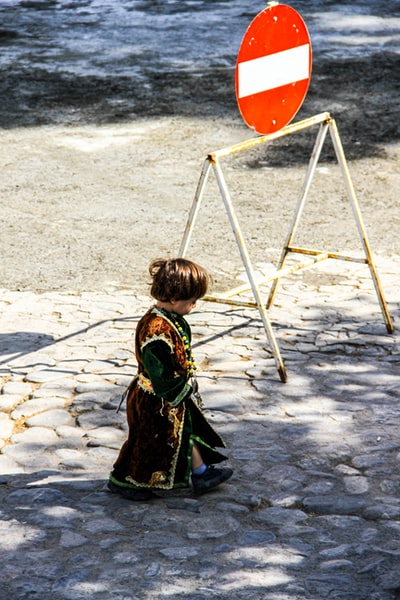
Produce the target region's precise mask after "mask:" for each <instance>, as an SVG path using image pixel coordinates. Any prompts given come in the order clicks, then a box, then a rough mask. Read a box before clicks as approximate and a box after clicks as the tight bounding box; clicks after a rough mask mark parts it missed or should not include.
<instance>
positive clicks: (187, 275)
mask: <svg viewBox="0 0 400 600" xmlns="http://www.w3.org/2000/svg"><path fill="white" fill-rule="evenodd" d="M149 273H150V275H151V277H152V278H153V282H152V284H151V289H150V294H151V295H152V297H153V298H155V299H156V300H160V301H161V302H170V301H171V300H191V299H192V298H193V299H194V300H198V299H199V298H202V297H203V296H205V294H206V293H207V288H208V285H209V283H210V276H209V274H208V273H207V271H206V270H205V269H204V268H203V267H201V266H200V265H198V264H197V263H195V262H193V261H191V260H187V259H186V258H170V259H165V258H156V259H155V260H153V261H152V262H151V263H150V266H149Z"/></svg>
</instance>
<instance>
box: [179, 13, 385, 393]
mask: <svg viewBox="0 0 400 600" xmlns="http://www.w3.org/2000/svg"><path fill="white" fill-rule="evenodd" d="M310 77H311V43H310V40H309V36H308V32H307V29H306V26H305V25H304V22H303V20H302V19H301V17H300V15H298V13H296V11H294V10H293V9H292V8H290V7H288V6H285V5H279V4H278V3H277V2H271V3H270V4H269V5H268V6H267V8H266V9H265V10H263V11H262V12H261V13H260V14H259V15H257V16H256V17H255V19H254V20H253V21H252V23H251V24H250V26H249V28H248V29H247V31H246V33H245V36H244V38H243V41H242V44H241V47H240V50H239V54H238V59H237V65H236V96H237V101H238V106H239V110H240V112H241V114H242V117H243V119H244V121H245V122H246V124H247V125H248V126H249V127H250V128H251V129H253V130H254V131H256V132H257V133H258V134H261V135H259V136H257V137H253V138H251V139H248V140H245V141H243V142H241V143H239V144H235V145H234V146H230V147H227V148H223V149H221V150H217V151H215V152H210V153H209V154H208V155H207V157H206V159H205V161H204V164H203V168H202V171H201V175H200V179H199V182H198V186H197V190H196V193H195V197H194V200H193V204H192V207H191V210H190V213H189V217H188V220H187V223H186V228H185V232H184V235H183V239H182V242H181V246H180V250H179V255H180V256H185V254H186V252H187V250H188V247H189V244H190V239H191V236H192V233H193V229H194V225H195V222H196V219H197V215H198V213H199V210H200V206H201V201H202V198H203V194H204V190H205V186H206V184H207V181H208V177H209V173H210V171H211V169H212V170H213V171H214V174H215V177H216V180H217V183H218V187H219V191H220V194H221V197H222V200H223V203H224V207H225V210H226V212H227V215H228V218H229V221H230V225H231V228H232V232H233V234H234V237H235V240H236V243H237V246H238V249H239V253H240V256H241V259H242V262H243V265H244V268H245V271H246V275H247V279H248V284H244V285H242V286H239V287H236V288H234V289H232V290H228V291H226V292H224V293H222V294H219V295H218V296H206V297H205V298H204V300H207V301H210V302H220V303H223V304H230V305H234V306H245V307H252V308H257V309H258V311H259V313H260V317H261V320H262V323H263V326H264V329H265V332H266V335H267V339H268V341H269V344H270V347H271V350H272V353H273V356H274V359H275V363H276V366H277V370H278V374H279V377H280V379H281V381H282V382H283V383H285V382H286V381H287V373H286V369H285V366H284V363H283V360H282V357H281V354H280V350H279V346H278V344H277V341H276V339H275V335H274V332H273V329H272V326H271V322H270V319H269V315H268V309H269V308H270V307H271V306H272V303H273V300H274V297H275V293H276V290H277V286H278V283H279V279H280V278H281V277H284V276H285V275H288V274H291V273H295V272H297V271H300V270H303V269H306V268H307V269H308V268H310V267H313V266H316V265H318V264H319V263H320V262H322V261H324V260H327V259H334V260H341V261H346V262H356V263H363V264H365V265H367V266H368V268H369V270H370V274H371V277H372V280H373V284H374V287H375V291H376V294H377V297H378V301H379V304H380V307H381V311H382V315H383V319H384V322H385V324H386V329H387V331H388V333H393V331H394V326H393V322H392V319H391V317H390V314H389V311H388V307H387V304H386V300H385V298H384V295H383V291H382V288H381V284H380V281H379V276H378V272H377V269H376V266H375V264H374V260H373V257H372V253H371V248H370V245H369V242H368V238H367V233H366V231H365V227H364V223H363V219H362V216H361V211H360V207H359V204H358V200H357V197H356V194H355V191H354V187H353V184H352V181H351V178H350V173H349V170H348V167H347V163H346V158H345V155H344V151H343V147H342V143H341V140H340V136H339V132H338V129H337V126H336V122H335V120H334V119H333V118H332V117H331V116H330V114H329V113H328V112H325V113H321V114H319V115H315V116H314V117H310V118H308V119H305V120H303V121H299V122H297V123H293V124H289V123H290V121H291V120H292V119H293V117H294V116H295V114H296V113H297V112H298V110H299V108H300V106H301V104H302V102H303V100H304V97H305V95H306V93H307V89H308V85H309V81H310ZM316 125H319V130H318V134H317V138H316V141H315V144H314V148H313V151H312V154H311V157H310V160H309V164H308V169H307V173H306V176H305V179H304V182H303V185H302V188H301V190H300V195H299V198H298V201H297V206H296V208H295V212H294V215H293V218H292V221H291V224H290V227H289V232H288V235H287V238H286V241H285V243H284V246H283V249H282V252H281V257H280V260H279V263H278V266H277V269H276V271H275V273H274V274H272V275H271V276H268V277H264V278H263V279H261V280H260V279H256V277H255V272H254V269H253V266H252V263H251V259H250V255H249V252H248V250H247V246H246V242H245V240H244V237H243V234H242V232H241V229H240V224H239V221H238V219H237V216H236V212H235V209H234V206H233V202H232V199H231V195H230V192H229V189H228V186H227V184H226V181H225V178H224V175H223V171H222V166H221V162H220V160H221V159H222V158H224V157H227V156H230V155H233V154H237V153H240V152H244V151H246V150H248V149H250V148H253V147H255V146H258V145H261V144H266V143H268V142H272V141H273V140H275V139H277V138H280V137H282V136H288V135H293V134H295V133H297V132H298V131H302V130H304V129H308V128H311V127H313V126H316ZM328 131H329V133H330V138H331V141H332V144H333V147H334V150H335V155H336V159H337V161H338V164H339V167H340V170H341V173H342V178H343V182H344V186H345V189H346V193H347V197H348V200H349V202H350V206H351V209H352V214H353V217H354V220H355V223H356V226H357V230H358V234H359V238H360V242H361V246H362V248H363V250H364V257H355V256H347V255H345V254H343V253H340V252H329V251H324V250H319V249H312V248H300V247H297V246H295V245H294V237H295V233H296V231H297V230H298V228H299V223H300V219H301V215H302V212H303V209H304V205H305V202H306V199H307V196H308V192H309V189H310V186H311V182H312V179H313V176H314V173H315V169H316V166H317V163H318V160H319V157H320V154H321V150H322V147H323V144H324V141H325V139H326V135H327V132H328ZM289 254H295V255H299V256H301V257H303V260H301V261H298V262H297V264H295V265H294V266H292V267H286V266H285V262H286V258H287V257H288V255H289ZM305 256H306V257H308V258H307V260H304V257H305ZM263 284H270V288H269V295H268V298H267V300H266V301H263V299H262V294H261V291H260V286H262V285H263ZM250 290H251V292H252V294H253V298H254V301H252V302H249V301H246V300H243V298H241V295H242V294H243V293H246V292H248V291H250Z"/></svg>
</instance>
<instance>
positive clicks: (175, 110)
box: [0, 54, 400, 292]
mask: <svg viewBox="0 0 400 600" xmlns="http://www.w3.org/2000/svg"><path fill="white" fill-rule="evenodd" d="M399 58H400V57H399V56H397V55H394V54H382V55H376V56H374V57H372V58H371V57H370V58H368V59H365V60H362V59H357V60H355V61H351V60H346V61H337V62H335V61H321V62H320V63H319V64H318V65H317V66H315V67H314V72H313V77H312V81H311V86H310V90H309V92H308V95H307V97H306V99H305V102H304V104H303V106H302V108H301V110H300V112H299V113H298V115H296V117H295V119H294V121H298V120H301V119H305V118H308V117H310V116H313V115H315V114H318V113H321V112H325V111H328V112H330V113H331V115H332V116H333V117H334V118H335V119H336V120H337V124H338V127H339V132H340V134H341V139H342V143H343V146H344V150H345V153H346V157H347V160H348V163H349V169H350V173H351V176H352V181H353V184H354V187H355V190H356V193H357V196H358V199H359V202H360V207H361V212H362V216H363V218H364V222H365V226H366V230H367V233H368V237H369V241H370V244H371V247H372V250H373V252H374V254H375V255H376V256H377V260H378V264H379V256H380V255H381V256H398V255H400V237H399V234H398V231H399V221H400V210H399V204H398V190H399V189H400V174H399V169H398V164H399V159H400V129H399V119H398V90H399V89H400V68H399ZM139 88H140V89H139ZM0 95H1V97H2V99H3V100H4V101H3V100H2V103H1V108H0V126H1V129H0V139H1V145H0V165H1V180H0V188H1V198H2V219H1V220H2V235H1V237H0V253H1V266H0V287H2V288H6V289H10V290H34V291H45V290H65V291H71V292H78V291H83V290H88V291H90V290H106V291H110V290H112V289H120V288H131V289H133V290H134V291H135V292H146V288H145V284H146V282H147V279H148V278H147V265H148V263H149V261H150V260H151V259H152V258H154V257H157V256H173V255H176V254H177V253H178V251H179V247H180V243H181V240H182V236H183V232H184V229H185V224H186V220H187V217H188V213H189V209H190V207H191V204H192V200H193V197H194V193H195V190H196V186H197V182H198V179H199V176H200V171H201V167H202V164H203V161H204V159H205V157H206V154H207V153H208V152H210V151H213V150H217V149H219V148H223V147H226V146H229V145H231V144H232V143H236V142H239V141H241V140H245V139H247V138H251V137H253V136H254V134H253V132H252V131H250V130H249V129H248V128H247V127H246V126H245V124H244V123H243V121H242V119H241V117H240V115H239V113H238V110H237V107H236V101H235V98H234V87H233V73H232V71H231V70H218V71H214V72H207V73H204V72H201V73H198V74H191V75H188V74H183V73H181V74H176V73H165V74H163V75H157V76H156V75H153V76H151V75H150V74H149V83H148V85H147V86H137V87H135V85H134V82H132V81H131V80H129V79H111V78H110V79H109V80H96V79H90V78H84V79H79V78H74V77H72V76H68V77H64V76H60V75H56V74H49V73H45V72H30V73H26V72H25V73H24V72H18V69H17V68H16V69H15V70H14V71H13V72H12V73H8V74H5V76H4V77H3V78H2V80H1V83H0ZM316 135H317V128H316V127H313V128H310V129H308V130H306V131H304V132H302V133H298V134H294V135H292V136H288V137H285V138H282V139H281V140H280V141H276V142H273V143H270V144H268V146H262V147H259V148H258V149H256V150H250V151H246V152H242V153H240V154H239V155H235V156H233V157H228V158H225V159H223V161H222V167H223V172H224V175H225V178H226V181H227V184H228V186H229V190H230V192H231V195H232V200H233V204H234V206H235V209H236V210H237V215H238V219H239V223H240V225H241V228H242V230H243V233H244V237H245V239H246V241H247V244H248V248H249V251H250V255H251V257H252V260H253V263H254V264H255V265H258V264H260V263H269V262H271V261H272V262H274V261H275V259H276V258H277V256H279V251H280V249H281V247H282V245H283V243H284V241H285V238H286V235H287V232H288V228H289V225H290V220H291V216H292V214H293V210H294V206H295V204H296V200H297V196H298V194H299V192H300V188H301V185H302V182H303V179H304V175H305V171H306V168H307V163H308V160H309V158H310V155H311V152H312V147H313V144H314V141H315V138H316ZM296 241H297V242H298V243H299V244H302V245H305V246H308V247H314V248H321V249H332V250H338V251H344V250H346V251H347V250H349V251H351V252H353V251H354V252H356V253H357V254H358V253H360V252H361V253H362V249H361V244H360V240H359V237H358V232H357V229H356V227H355V224H354V219H353V216H352V214H351V212H350V210H349V203H348V200H347V197H346V193H345V188H344V185H343V181H342V179H341V175H340V171H339V169H338V167H337V163H336V161H335V160H334V158H333V152H332V145H331V143H330V140H329V138H327V140H326V142H325V145H324V151H323V154H322V157H321V160H320V163H319V166H318V169H317V172H316V175H315V178H314V180H313V184H312V188H311V190H310V195H309V199H308V203H307V206H306V210H305V212H304V215H303V218H302V221H301V225H300V227H299V230H298V235H297V236H296ZM187 256H188V257H191V258H193V259H195V260H198V261H199V262H202V263H203V264H205V266H207V267H208V268H209V269H210V270H211V271H212V273H213V275H214V279H215V280H216V285H217V286H218V285H219V282H220V281H223V280H225V278H226V277H228V278H232V276H235V275H236V274H237V273H238V271H239V270H240V269H241V261H240V256H239V252H238V249H237V248H236V246H235V243H234V240H233V235H232V231H231V229H230V225H229V222H228V220H227V217H226V212H225V209H224V206H223V202H222V199H221V196H220V195H219V192H218V189H217V187H216V184H215V178H214V176H213V175H212V174H211V176H210V178H209V182H208V185H207V187H206V193H205V196H204V200H203V204H202V206H201V209H200V212H199V216H198V221H197V222H196V225H195V228H194V232H193V238H192V241H191V244H190V246H189V250H188V252H187Z"/></svg>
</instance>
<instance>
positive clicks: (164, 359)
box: [142, 339, 192, 407]
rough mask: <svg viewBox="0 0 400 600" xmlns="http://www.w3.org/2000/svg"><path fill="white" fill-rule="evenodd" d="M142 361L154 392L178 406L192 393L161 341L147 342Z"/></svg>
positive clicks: (169, 352)
mask: <svg viewBox="0 0 400 600" xmlns="http://www.w3.org/2000/svg"><path fill="white" fill-rule="evenodd" d="M142 361H143V365H144V368H145V370H146V373H147V376H148V377H149V379H150V381H151V383H152V386H153V390H154V392H155V393H156V394H157V396H160V397H162V398H164V399H165V400H167V402H169V403H170V404H171V406H173V407H176V406H178V405H179V404H180V403H181V402H182V401H183V400H184V399H185V398H186V397H187V396H188V395H189V394H190V393H191V391H192V388H191V386H190V385H189V384H188V383H187V380H186V377H183V376H182V375H179V374H178V373H177V372H176V365H175V362H174V358H173V355H172V353H171V349H170V347H169V345H168V344H167V343H166V342H164V341H163V340H160V339H158V340H156V341H153V342H149V343H148V344H146V345H145V346H144V347H143V348H142Z"/></svg>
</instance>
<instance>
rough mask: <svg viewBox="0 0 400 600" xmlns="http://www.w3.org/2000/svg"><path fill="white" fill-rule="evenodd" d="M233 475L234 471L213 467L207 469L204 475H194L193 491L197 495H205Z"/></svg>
mask: <svg viewBox="0 0 400 600" xmlns="http://www.w3.org/2000/svg"><path fill="white" fill-rule="evenodd" d="M232 475H233V471H232V469H216V468H215V467H214V466H212V465H211V466H209V467H207V469H206V470H205V471H204V473H203V474H202V475H192V484H193V490H194V492H195V494H205V493H206V492H208V491H209V490H211V489H212V488H215V487H217V485H219V484H220V483H223V482H224V481H226V480H227V479H229V478H230V477H232Z"/></svg>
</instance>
